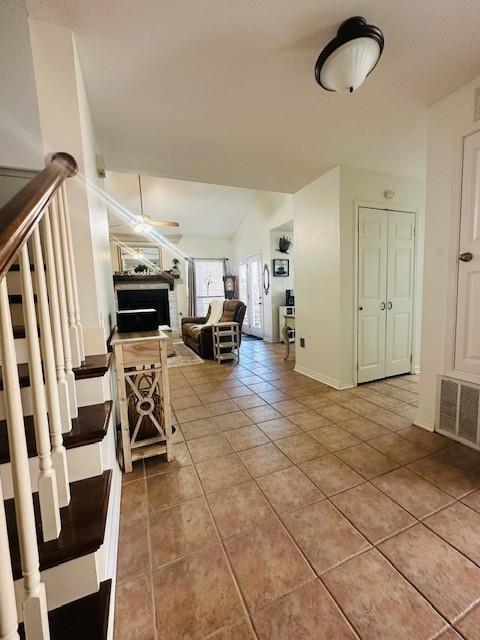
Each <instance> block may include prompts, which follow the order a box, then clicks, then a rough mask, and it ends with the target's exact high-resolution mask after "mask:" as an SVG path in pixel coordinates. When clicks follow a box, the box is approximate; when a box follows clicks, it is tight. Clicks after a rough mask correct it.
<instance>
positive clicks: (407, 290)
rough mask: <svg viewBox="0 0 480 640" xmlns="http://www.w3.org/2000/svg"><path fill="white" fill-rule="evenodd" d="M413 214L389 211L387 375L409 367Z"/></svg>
mask: <svg viewBox="0 0 480 640" xmlns="http://www.w3.org/2000/svg"><path fill="white" fill-rule="evenodd" d="M414 276H415V214H413V213H397V212H396V211H389V212H388V265H387V315H386V318H387V335H386V352H385V368H386V375H387V376H396V375H400V374H402V373H408V372H410V370H411V367H412V335H413V289H414V281H415V279H414Z"/></svg>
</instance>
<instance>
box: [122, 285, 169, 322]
mask: <svg viewBox="0 0 480 640" xmlns="http://www.w3.org/2000/svg"><path fill="white" fill-rule="evenodd" d="M117 301H118V310H119V311H123V310H126V309H155V311H156V312H157V318H158V324H159V325H162V324H166V325H170V307H169V299H168V288H161V289H160V288H155V289H153V288H152V289H150V288H148V289H120V288H117Z"/></svg>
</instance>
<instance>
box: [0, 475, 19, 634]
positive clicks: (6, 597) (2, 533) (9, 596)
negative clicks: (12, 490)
mask: <svg viewBox="0 0 480 640" xmlns="http://www.w3.org/2000/svg"><path fill="white" fill-rule="evenodd" d="M0 585H1V589H0V640H18V639H19V637H20V636H19V635H18V624H17V605H16V603H15V588H14V586H13V574H12V565H11V560H10V549H9V548H8V533H7V521H6V520H5V509H4V507H3V490H2V482H1V480H0Z"/></svg>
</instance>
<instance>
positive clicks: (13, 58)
mask: <svg viewBox="0 0 480 640" xmlns="http://www.w3.org/2000/svg"><path fill="white" fill-rule="evenodd" d="M0 59H1V61H2V64H1V65H0V87H1V89H0V166H3V167H16V168H21V169H41V168H42V167H43V165H44V162H43V148H42V144H41V134H40V121H39V117H38V105H37V96H36V88H35V78H34V73H33V61H32V51H31V44H30V34H29V30H28V16H27V11H26V9H25V5H24V3H23V2H20V0H2V2H1V3H0Z"/></svg>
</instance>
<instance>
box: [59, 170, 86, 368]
mask: <svg viewBox="0 0 480 640" xmlns="http://www.w3.org/2000/svg"><path fill="white" fill-rule="evenodd" d="M62 196H63V207H64V211H65V226H66V229H67V244H68V256H69V258H70V271H71V274H72V287H73V302H74V309H75V324H76V326H77V331H78V338H79V345H80V359H81V361H82V362H83V361H84V360H85V344H84V341H83V327H82V320H81V317H80V301H79V297H78V282H77V269H76V266H75V252H74V250H73V240H72V225H71V224H70V209H69V206H68V198H67V187H66V184H65V182H64V183H63V184H62Z"/></svg>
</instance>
